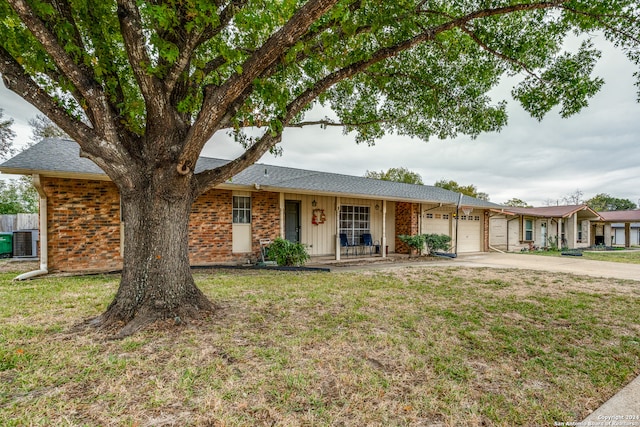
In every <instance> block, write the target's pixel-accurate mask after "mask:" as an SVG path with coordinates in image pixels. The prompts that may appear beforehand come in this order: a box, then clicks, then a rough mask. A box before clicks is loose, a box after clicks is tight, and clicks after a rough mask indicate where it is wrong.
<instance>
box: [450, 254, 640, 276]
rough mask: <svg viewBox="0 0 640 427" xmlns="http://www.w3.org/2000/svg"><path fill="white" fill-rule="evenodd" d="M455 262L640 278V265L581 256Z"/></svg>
mask: <svg viewBox="0 0 640 427" xmlns="http://www.w3.org/2000/svg"><path fill="white" fill-rule="evenodd" d="M452 264H453V265H460V266H461V267H493V268H518V269H523V270H538V271H550V272H556V273H573V274H579V275H585V276H593V277H609V278H613V279H629V280H639V281H640V264H625V263H620V262H607V261H591V260H587V259H583V258H582V257H579V256H578V257H576V256H559V257H551V256H542V255H540V256H536V255H529V254H500V253H493V252H492V253H478V254H465V255H460V256H459V257H458V258H456V259H453V260H452V262H451V263H449V265H452Z"/></svg>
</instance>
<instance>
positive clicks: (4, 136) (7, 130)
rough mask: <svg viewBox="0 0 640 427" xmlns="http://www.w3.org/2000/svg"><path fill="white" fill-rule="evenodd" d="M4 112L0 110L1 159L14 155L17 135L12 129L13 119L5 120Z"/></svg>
mask: <svg viewBox="0 0 640 427" xmlns="http://www.w3.org/2000/svg"><path fill="white" fill-rule="evenodd" d="M3 116H4V111H3V110H2V109H1V108H0V159H1V158H4V157H6V156H7V155H10V154H12V153H13V148H12V145H13V138H15V137H16V133H15V132H14V131H13V129H11V125H12V124H13V119H4V118H3Z"/></svg>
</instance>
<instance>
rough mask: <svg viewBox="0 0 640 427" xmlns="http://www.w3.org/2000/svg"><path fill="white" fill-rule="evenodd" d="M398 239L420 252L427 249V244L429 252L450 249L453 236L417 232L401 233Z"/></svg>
mask: <svg viewBox="0 0 640 427" xmlns="http://www.w3.org/2000/svg"><path fill="white" fill-rule="evenodd" d="M398 239H400V241H401V242H403V243H405V244H406V245H407V246H409V247H410V248H413V249H415V250H416V251H418V252H420V251H422V250H423V249H425V246H426V249H427V252H428V253H429V254H433V253H434V252H437V251H449V249H450V243H451V237H449V236H447V235H446V234H416V235H415V236H408V235H406V234H401V235H399V236H398Z"/></svg>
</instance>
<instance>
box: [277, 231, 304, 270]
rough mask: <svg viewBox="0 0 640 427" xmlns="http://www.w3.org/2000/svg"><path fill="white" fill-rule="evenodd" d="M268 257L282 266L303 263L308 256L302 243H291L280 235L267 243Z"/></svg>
mask: <svg viewBox="0 0 640 427" xmlns="http://www.w3.org/2000/svg"><path fill="white" fill-rule="evenodd" d="M268 257H269V259H270V260H271V261H275V262H277V263H278V265H282V266H299V265H304V263H305V262H307V261H308V260H309V258H310V257H309V254H308V253H307V249H306V248H305V246H304V245H303V244H302V243H292V242H290V241H288V240H285V239H282V238H280V237H278V238H277V239H275V240H274V241H273V242H271V244H270V245H269V252H268Z"/></svg>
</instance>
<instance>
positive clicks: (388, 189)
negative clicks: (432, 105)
mask: <svg viewBox="0 0 640 427" xmlns="http://www.w3.org/2000/svg"><path fill="white" fill-rule="evenodd" d="M79 153H80V147H79V146H78V144H77V143H76V142H75V141H71V140H67V139H57V138H47V139H44V140H42V141H41V142H39V143H38V144H36V145H34V146H32V147H30V148H28V149H27V150H25V151H23V152H21V153H20V154H18V155H16V156H15V157H13V158H11V159H9V160H7V161H6V162H4V163H3V164H2V165H0V171H1V172H5V173H16V174H32V173H41V174H43V175H47V174H55V175H60V176H69V177H70V178H71V177H74V176H84V177H86V176H91V175H95V176H96V178H102V179H104V178H105V173H104V172H103V171H102V169H100V168H99V167H98V166H96V165H95V163H93V162H92V161H91V160H88V159H85V158H82V157H80V156H79ZM226 162H228V160H222V159H214V158H210V157H201V158H200V159H199V160H198V163H197V165H196V173H197V172H201V171H203V170H207V169H212V168H215V167H217V166H221V165H223V164H225V163H226ZM227 184H229V185H237V186H252V187H255V186H256V185H258V186H260V187H261V188H264V189H273V190H278V189H280V190H290V191H291V192H294V191H301V192H305V193H315V194H318V195H320V194H331V195H340V194H343V195H349V196H361V197H366V198H379V199H387V200H405V201H415V202H433V203H443V204H448V205H451V204H453V205H455V204H457V203H458V199H459V197H460V194H459V193H455V192H453V191H449V190H445V189H442V188H439V187H435V186H431V185H415V184H404V183H399V182H391V181H381V180H377V179H371V178H363V177H357V176H350V175H342V174H336V173H329V172H320V171H311V170H305V169H296V168H289V167H282V166H273V165H266V164H261V163H257V164H254V165H252V166H250V167H248V168H247V169H245V170H244V171H242V172H240V173H239V174H237V175H236V176H234V177H233V179H231V180H230V181H229V182H228V183H227ZM461 204H462V205H464V206H473V207H487V208H496V207H499V205H497V204H495V203H491V202H487V201H484V200H480V199H475V198H473V197H469V196H463V197H462V202H461Z"/></svg>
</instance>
